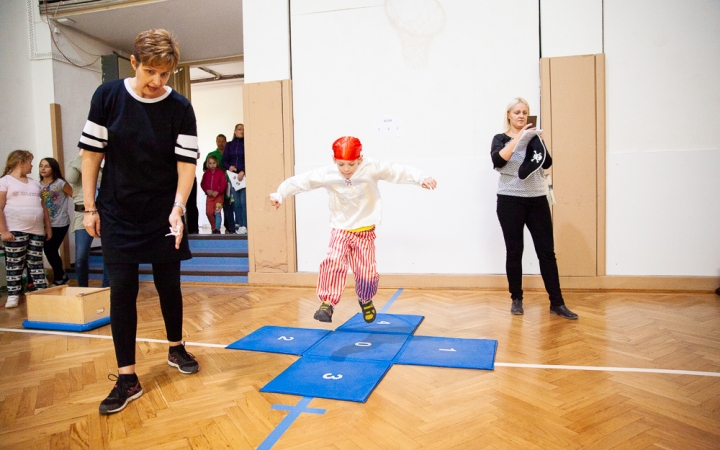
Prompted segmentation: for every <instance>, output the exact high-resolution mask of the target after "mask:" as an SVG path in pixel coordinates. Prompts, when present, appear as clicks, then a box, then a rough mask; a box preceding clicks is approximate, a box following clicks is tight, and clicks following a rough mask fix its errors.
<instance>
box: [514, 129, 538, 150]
mask: <svg viewBox="0 0 720 450" xmlns="http://www.w3.org/2000/svg"><path fill="white" fill-rule="evenodd" d="M540 133H542V130H538V129H536V128H535V129H529V130H525V131H523V134H522V135H521V136H520V138H518V142H517V144H515V152H516V153H517V152H523V151H525V149H526V148H527V145H528V143H529V142H530V139H532V138H534V137H535V136H537V135H539V134H540Z"/></svg>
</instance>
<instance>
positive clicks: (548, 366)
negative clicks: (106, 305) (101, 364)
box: [0, 328, 720, 377]
mask: <svg viewBox="0 0 720 450" xmlns="http://www.w3.org/2000/svg"><path fill="white" fill-rule="evenodd" d="M2 331H5V332H8V333H29V334H50V335H56V336H71V337H81V338H83V337H84V338H95V339H112V336H105V335H101V334H80V333H71V332H67V331H46V330H21V329H16V328H0V332H2ZM137 340H138V341H140V342H155V343H158V344H166V343H167V341H166V340H162V339H148V338H137ZM185 344H186V345H189V346H195V347H214V348H225V347H227V345H225V344H206V343H204V342H185ZM495 367H517V368H521V369H551V370H594V371H600V372H631V373H664V374H670V375H695V376H699V377H720V372H697V371H693V370H672V369H644V368H641V367H603V366H561V365H553V364H522V363H503V362H496V363H495Z"/></svg>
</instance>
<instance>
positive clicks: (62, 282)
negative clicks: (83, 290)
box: [53, 275, 70, 286]
mask: <svg viewBox="0 0 720 450" xmlns="http://www.w3.org/2000/svg"><path fill="white" fill-rule="evenodd" d="M68 281H70V278H68V276H67V275H63V277H62V280H55V281H53V286H63V285H65V284H68Z"/></svg>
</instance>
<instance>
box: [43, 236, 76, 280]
mask: <svg viewBox="0 0 720 450" xmlns="http://www.w3.org/2000/svg"><path fill="white" fill-rule="evenodd" d="M69 227H70V226H69V225H65V226H64V227H52V237H51V238H50V240H49V241H45V247H44V248H43V252H44V253H45V257H46V258H47V260H48V262H49V263H50V267H52V270H53V278H55V281H62V279H63V278H65V269H63V262H62V258H60V254H59V250H60V246H61V245H62V243H63V240H64V239H65V235H66V234H67V231H68V228H69Z"/></svg>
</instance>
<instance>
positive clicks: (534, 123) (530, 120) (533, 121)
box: [527, 116, 538, 128]
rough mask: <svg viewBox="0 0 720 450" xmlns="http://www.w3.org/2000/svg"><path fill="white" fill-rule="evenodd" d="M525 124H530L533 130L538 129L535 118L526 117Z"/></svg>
mask: <svg viewBox="0 0 720 450" xmlns="http://www.w3.org/2000/svg"><path fill="white" fill-rule="evenodd" d="M527 123H531V124H533V126H534V127H535V128H538V123H537V116H528V118H527Z"/></svg>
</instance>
